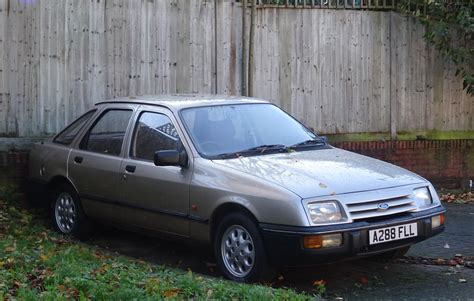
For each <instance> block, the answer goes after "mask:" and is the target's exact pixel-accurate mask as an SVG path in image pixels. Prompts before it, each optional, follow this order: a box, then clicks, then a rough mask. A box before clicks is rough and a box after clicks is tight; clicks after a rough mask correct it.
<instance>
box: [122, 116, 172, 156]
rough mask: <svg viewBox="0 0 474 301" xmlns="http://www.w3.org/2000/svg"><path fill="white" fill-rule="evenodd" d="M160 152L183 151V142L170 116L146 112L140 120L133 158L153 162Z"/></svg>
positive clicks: (133, 148) (132, 150)
mask: <svg viewBox="0 0 474 301" xmlns="http://www.w3.org/2000/svg"><path fill="white" fill-rule="evenodd" d="M159 150H181V141H180V139H179V136H178V133H177V132H176V128H175V127H174V125H173V123H172V122H171V120H170V119H169V118H168V116H166V115H163V114H159V113H150V112H144V113H142V114H141V115H140V118H139V120H138V123H137V126H136V129H135V136H134V138H133V143H132V148H131V154H130V155H131V157H133V158H137V159H143V160H150V161H153V156H154V154H155V152H156V151H159Z"/></svg>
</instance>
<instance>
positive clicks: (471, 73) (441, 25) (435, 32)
mask: <svg viewBox="0 0 474 301" xmlns="http://www.w3.org/2000/svg"><path fill="white" fill-rule="evenodd" d="M401 11H402V12H405V13H410V14H413V15H415V16H416V17H417V18H419V20H420V21H421V22H422V23H423V24H424V25H425V26H426V33H425V39H426V41H428V43H430V44H432V45H434V46H435V48H436V49H438V50H439V51H440V52H441V54H442V55H443V57H445V58H447V59H450V60H452V62H453V63H454V64H455V65H456V68H457V69H456V76H460V77H461V78H462V79H463V89H465V90H466V92H467V93H469V94H471V95H474V1H472V0H461V1H446V0H434V1H428V2H425V1H424V0H417V1H413V0H412V1H409V0H404V2H403V4H402V6H401Z"/></svg>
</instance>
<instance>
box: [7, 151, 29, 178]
mask: <svg viewBox="0 0 474 301" xmlns="http://www.w3.org/2000/svg"><path fill="white" fill-rule="evenodd" d="M27 167H28V152H25V151H23V152H19V151H15V152H0V185H3V184H5V183H13V184H21V183H22V182H23V181H22V180H23V179H24V178H25V177H26V175H27Z"/></svg>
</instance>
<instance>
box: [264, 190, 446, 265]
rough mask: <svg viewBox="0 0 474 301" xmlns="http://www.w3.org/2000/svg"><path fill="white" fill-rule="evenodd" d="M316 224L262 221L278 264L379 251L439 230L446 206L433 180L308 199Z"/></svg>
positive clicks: (405, 244) (268, 247) (270, 251)
mask: <svg viewBox="0 0 474 301" xmlns="http://www.w3.org/2000/svg"><path fill="white" fill-rule="evenodd" d="M302 205H303V207H304V208H305V211H306V213H307V216H308V221H309V224H310V226H306V227H300V226H283V225H278V224H271V223H261V224H260V227H261V230H262V233H263V237H264V242H265V246H266V250H267V252H268V254H269V257H270V259H271V261H272V262H273V263H274V264H278V265H283V266H308V265H311V264H318V263H328V262H334V261H339V260H344V259H353V258H360V257H364V256H373V255H377V254H381V253H389V252H391V251H395V250H399V249H402V248H405V249H407V248H408V247H409V246H410V245H412V244H415V243H418V242H420V241H423V240H425V239H427V238H429V237H432V236H435V235H437V234H439V233H441V232H442V231H443V230H444V213H445V209H444V208H443V207H442V206H441V204H440V201H439V198H438V196H437V194H436V191H435V190H434V188H433V187H432V186H431V185H430V184H429V183H424V184H415V185H405V186H401V187H392V188H388V189H380V190H372V191H363V192H356V193H348V194H341V195H330V196H325V197H319V198H310V199H303V200H302Z"/></svg>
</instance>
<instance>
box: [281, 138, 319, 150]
mask: <svg viewBox="0 0 474 301" xmlns="http://www.w3.org/2000/svg"><path fill="white" fill-rule="evenodd" d="M322 145H326V143H325V142H324V140H322V139H309V140H305V141H303V142H299V143H296V144H293V145H292V146H290V147H288V148H298V147H306V146H322Z"/></svg>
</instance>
